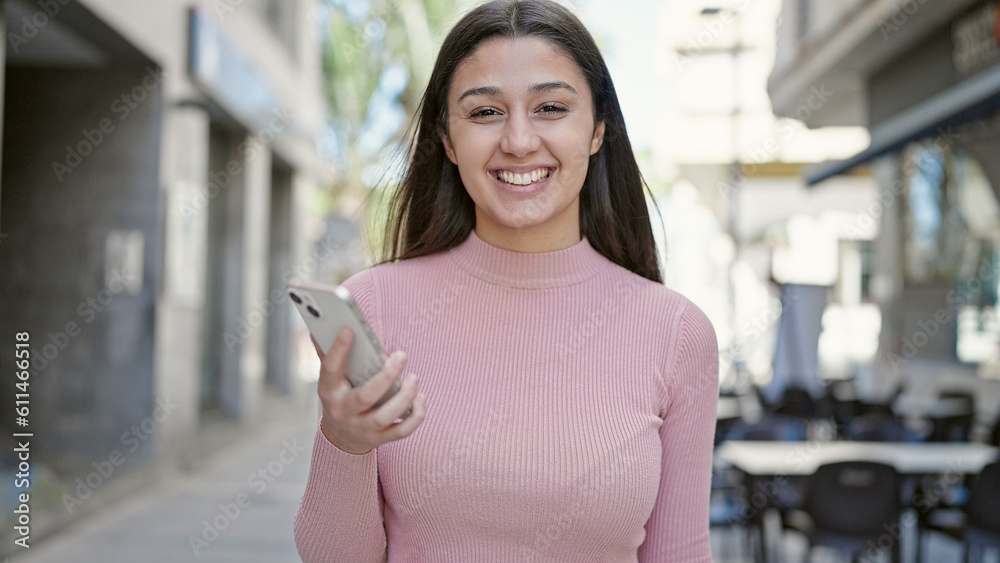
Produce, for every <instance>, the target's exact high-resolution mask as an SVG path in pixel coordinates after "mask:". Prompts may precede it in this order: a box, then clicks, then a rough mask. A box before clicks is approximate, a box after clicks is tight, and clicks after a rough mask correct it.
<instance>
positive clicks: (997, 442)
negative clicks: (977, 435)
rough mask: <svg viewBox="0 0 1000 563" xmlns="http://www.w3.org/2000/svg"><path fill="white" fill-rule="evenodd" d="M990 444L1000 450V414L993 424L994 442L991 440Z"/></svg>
mask: <svg viewBox="0 0 1000 563" xmlns="http://www.w3.org/2000/svg"><path fill="white" fill-rule="evenodd" d="M990 443H992V444H993V445H994V446H996V447H998V448H1000V413H997V419H996V421H995V422H994V423H993V432H992V440H990Z"/></svg>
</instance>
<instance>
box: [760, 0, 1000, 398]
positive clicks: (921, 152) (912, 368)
mask: <svg viewBox="0 0 1000 563" xmlns="http://www.w3.org/2000/svg"><path fill="white" fill-rule="evenodd" d="M781 17H782V19H783V21H784V25H783V26H782V28H781V33H780V37H779V43H778V51H777V53H776V58H775V61H776V62H775V66H774V70H773V72H772V73H771V76H770V79H769V93H770V98H771V102H772V104H773V106H774V110H775V112H776V113H777V114H779V115H795V114H796V113H797V111H798V110H799V108H801V107H803V105H808V104H809V100H810V98H812V97H813V96H815V92H816V91H817V89H825V90H826V91H827V97H828V98H829V103H826V104H823V105H821V106H819V107H817V108H815V110H814V111H812V112H810V113H808V114H807V115H803V116H802V119H803V120H804V121H805V123H806V124H807V125H808V126H809V127H824V126H831V125H837V126H847V125H855V126H863V127H866V128H867V129H868V130H869V132H870V135H871V141H870V145H869V146H868V147H867V148H865V149H864V150H861V151H858V152H857V153H855V154H852V155H849V156H847V157H846V158H843V159H839V160H835V161H833V162H830V163H827V164H826V165H823V166H819V167H816V168H813V169H810V170H808V171H806V172H805V177H806V178H807V180H808V181H809V183H810V184H812V185H814V186H815V188H814V189H816V190H822V189H826V187H827V186H829V185H833V184H835V183H837V182H840V181H841V178H843V177H844V175H845V174H851V173H852V171H854V170H856V169H857V167H859V166H862V165H866V164H867V165H869V166H870V167H871V170H872V171H873V175H874V177H875V178H876V180H877V182H878V192H877V195H876V197H874V198H872V199H871V200H870V201H869V202H868V203H867V204H866V206H865V207H864V210H863V211H862V212H861V213H859V214H857V216H855V217H854V218H853V219H852V221H855V222H859V223H860V222H865V223H871V222H875V223H876V224H877V225H878V227H879V228H878V235H877V237H876V239H875V242H874V245H873V251H872V252H873V257H872V260H871V264H872V271H871V279H870V284H869V285H870V287H871V293H872V295H873V296H874V298H875V300H876V301H877V302H878V304H879V306H880V308H881V311H882V317H883V322H882V332H881V339H880V344H879V353H878V357H877V364H876V370H875V373H876V375H877V378H876V382H875V383H876V385H875V388H876V389H878V388H881V389H882V390H883V391H885V390H891V389H893V388H896V386H897V385H898V384H900V383H902V384H903V385H905V386H906V387H907V389H924V390H927V391H929V392H930V391H934V390H943V389H944V388H949V387H959V388H964V389H966V390H972V391H974V393H976V394H977V395H978V397H977V399H978V403H979V405H980V407H981V408H980V414H981V415H984V416H992V412H993V411H994V410H995V408H996V405H997V404H1000V389H998V387H1000V385H998V383H997V381H996V378H997V373H998V371H1000V370H998V365H1000V364H998V361H1000V323H998V317H997V284H998V247H1000V205H998V203H997V196H998V194H1000V158H998V156H1000V114H998V108H1000V47H998V44H1000V8H998V2H997V0H954V1H951V0H949V1H947V2H945V1H933V0H930V1H924V0H906V1H900V0H850V1H845V2H822V1H819V0H786V1H785V2H784V3H783V6H782V13H781ZM976 375H978V376H979V377H976ZM983 411H989V412H985V413H984V412H983Z"/></svg>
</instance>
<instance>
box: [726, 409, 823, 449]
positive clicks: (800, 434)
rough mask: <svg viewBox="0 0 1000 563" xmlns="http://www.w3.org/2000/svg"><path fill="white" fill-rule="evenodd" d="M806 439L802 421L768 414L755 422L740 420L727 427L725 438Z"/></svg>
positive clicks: (759, 439)
mask: <svg viewBox="0 0 1000 563" xmlns="http://www.w3.org/2000/svg"><path fill="white" fill-rule="evenodd" d="M805 439H806V428H805V423H804V421H802V420H800V419H798V418H793V417H790V416H780V415H773V414H769V415H766V416H764V417H763V418H761V419H760V420H758V421H756V422H741V423H739V424H737V425H735V426H733V427H732V428H730V429H729V432H728V433H726V440H756V441H769V442H801V441H804V440H805Z"/></svg>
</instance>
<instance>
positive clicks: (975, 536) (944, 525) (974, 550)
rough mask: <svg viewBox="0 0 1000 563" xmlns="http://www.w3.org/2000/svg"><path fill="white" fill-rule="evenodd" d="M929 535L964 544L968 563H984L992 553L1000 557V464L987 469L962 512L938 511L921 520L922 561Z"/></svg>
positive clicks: (935, 510) (918, 532)
mask: <svg viewBox="0 0 1000 563" xmlns="http://www.w3.org/2000/svg"><path fill="white" fill-rule="evenodd" d="M925 532H934V533H939V534H943V535H945V536H948V537H950V538H953V539H955V540H958V541H961V542H962V549H963V551H964V555H963V558H962V559H963V560H964V561H966V562H972V561H982V560H983V559H984V556H985V554H986V551H988V550H995V551H998V555H1000V462H994V463H991V464H989V465H987V466H985V467H983V470H982V471H981V472H980V473H979V475H978V476H977V477H975V479H974V480H973V483H972V487H971V490H970V491H969V498H968V500H967V501H966V502H965V505H964V506H963V507H962V508H961V509H951V510H947V509H934V510H931V511H930V512H929V513H928V514H927V515H926V517H924V518H922V519H921V525H920V526H919V527H918V528H917V560H918V561H920V560H921V559H920V552H921V549H920V548H921V547H922V543H923V537H924V535H925Z"/></svg>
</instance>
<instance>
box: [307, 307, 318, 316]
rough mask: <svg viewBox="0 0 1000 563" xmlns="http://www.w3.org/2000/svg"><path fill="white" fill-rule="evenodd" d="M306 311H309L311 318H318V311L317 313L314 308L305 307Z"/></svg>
mask: <svg viewBox="0 0 1000 563" xmlns="http://www.w3.org/2000/svg"><path fill="white" fill-rule="evenodd" d="M306 311H309V312H310V313H311V314H312V316H314V317H316V318H317V319H318V318H319V311H317V310H316V308H315V307H313V306H312V305H306Z"/></svg>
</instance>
